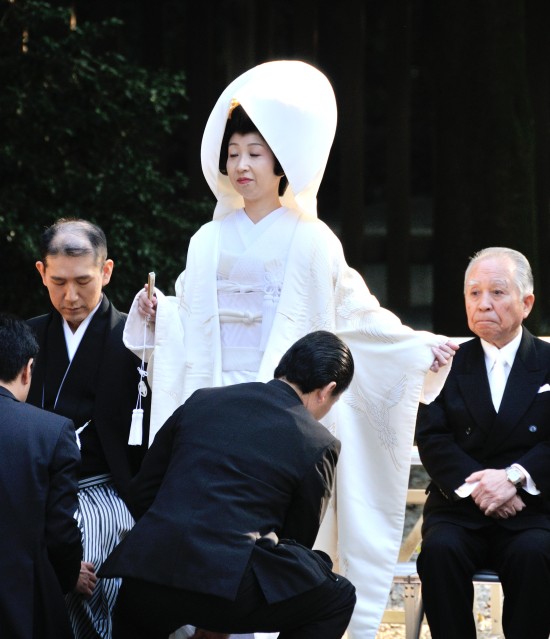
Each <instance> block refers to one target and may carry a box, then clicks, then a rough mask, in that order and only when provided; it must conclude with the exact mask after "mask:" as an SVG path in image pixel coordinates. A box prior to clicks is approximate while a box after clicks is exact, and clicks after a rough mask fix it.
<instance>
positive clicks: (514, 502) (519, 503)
mask: <svg viewBox="0 0 550 639" xmlns="http://www.w3.org/2000/svg"><path fill="white" fill-rule="evenodd" d="M524 508H525V504H524V503H523V499H522V498H521V497H520V496H519V495H514V496H513V497H512V499H509V500H508V501H507V502H506V503H504V504H502V506H501V507H500V508H497V509H496V510H495V512H494V513H493V514H492V515H491V517H494V518H495V519H508V518H509V517H515V516H516V515H517V514H518V513H519V512H520V511H521V510H523V509H524Z"/></svg>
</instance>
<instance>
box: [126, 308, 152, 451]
mask: <svg viewBox="0 0 550 639" xmlns="http://www.w3.org/2000/svg"><path fill="white" fill-rule="evenodd" d="M148 321H149V318H147V319H146V320H145V321H144V322H143V353H142V355H141V366H140V367H139V368H138V369H137V370H138V373H139V384H138V397H137V402H136V407H135V408H134V410H133V412H132V424H131V425H130V436H129V437H128V445H129V446H141V444H142V442H143V408H142V407H141V398H142V397H147V384H146V383H145V378H146V377H147V371H146V370H145V344H146V343H147V342H146V338H147V323H148Z"/></svg>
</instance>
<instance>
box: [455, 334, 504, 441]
mask: <svg viewBox="0 0 550 639" xmlns="http://www.w3.org/2000/svg"><path fill="white" fill-rule="evenodd" d="M471 344H472V347H471V349H470V352H469V353H468V355H467V358H466V362H465V366H464V372H463V373H460V374H459V375H457V383H458V387H459V389H460V392H461V393H462V398H463V400H464V403H465V404H466V406H467V407H468V410H469V411H470V414H471V415H472V417H473V419H474V421H475V422H476V424H478V426H479V427H480V428H481V429H482V430H483V431H484V432H489V430H490V429H491V426H492V424H493V421H494V419H495V416H496V412H495V407H494V406H493V400H492V399H491V389H490V387H489V380H488V378H487V368H486V366H485V357H484V354H483V348H482V347H481V342H480V341H479V339H475V340H473V341H472V342H471Z"/></svg>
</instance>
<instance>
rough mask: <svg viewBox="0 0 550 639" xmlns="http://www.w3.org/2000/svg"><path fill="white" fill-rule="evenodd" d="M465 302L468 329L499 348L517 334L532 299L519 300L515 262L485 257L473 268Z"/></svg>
mask: <svg viewBox="0 0 550 639" xmlns="http://www.w3.org/2000/svg"><path fill="white" fill-rule="evenodd" d="M465 300H466V315H467V316H468V326H469V328H470V330H471V331H472V332H474V333H475V334H476V335H478V336H479V337H481V338H483V339H484V340H486V341H487V342H489V343H491V344H494V345H495V346H497V347H498V348H502V346H504V345H505V344H508V342H510V341H511V340H512V339H514V337H515V336H516V335H517V334H518V333H519V331H520V328H521V324H522V322H523V320H524V319H525V318H526V317H527V316H528V315H529V313H530V312H531V309H532V308H533V303H534V301H535V296H534V295H533V294H530V295H526V296H525V297H523V298H522V297H521V295H520V293H519V290H518V288H517V286H516V283H515V281H514V263H513V262H512V261H511V260H510V259H509V258H507V257H488V258H486V259H484V260H481V261H480V262H479V263H477V264H475V265H474V266H473V267H472V270H471V272H470V274H469V277H468V280H467V282H466V288H465Z"/></svg>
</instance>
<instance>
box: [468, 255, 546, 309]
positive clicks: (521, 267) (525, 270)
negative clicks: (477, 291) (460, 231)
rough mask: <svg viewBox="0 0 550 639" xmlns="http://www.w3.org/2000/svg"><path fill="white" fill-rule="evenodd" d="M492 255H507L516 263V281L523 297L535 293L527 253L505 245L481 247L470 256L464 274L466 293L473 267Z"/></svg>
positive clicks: (498, 256) (514, 273)
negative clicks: (524, 253)
mask: <svg viewBox="0 0 550 639" xmlns="http://www.w3.org/2000/svg"><path fill="white" fill-rule="evenodd" d="M492 257H496V258H501V257H505V258H507V259H509V260H511V262H512V263H513V265H514V272H513V275H514V283H515V284H516V286H517V287H518V290H519V294H520V295H521V298H522V299H523V298H524V297H525V296H526V295H532V294H533V290H534V283H533V272H532V271H531V265H530V264H529V260H528V259H527V258H526V257H525V255H523V253H520V252H519V251H516V250H514V249H511V248H506V247H505V246H490V247H489V248H484V249H481V251H478V252H477V253H476V254H475V255H474V256H473V257H471V258H470V263H469V264H468V267H467V268H466V273H465V274H464V293H466V284H467V282H468V277H469V275H470V272H471V270H472V268H473V267H474V266H475V265H476V264H478V263H479V262H481V261H482V260H485V259H488V258H492Z"/></svg>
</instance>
